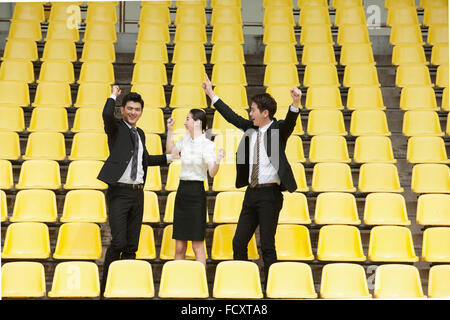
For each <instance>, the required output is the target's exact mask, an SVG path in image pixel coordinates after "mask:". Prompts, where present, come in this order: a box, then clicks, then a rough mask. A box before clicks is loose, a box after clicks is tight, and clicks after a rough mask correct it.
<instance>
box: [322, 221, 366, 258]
mask: <svg viewBox="0 0 450 320" xmlns="http://www.w3.org/2000/svg"><path fill="white" fill-rule="evenodd" d="M317 259H319V260H320V261H365V260H366V257H365V256H364V252H363V248H362V244H361V236H360V233H359V230H358V228H357V227H355V226H346V225H327V226H323V227H322V228H320V231H319V242H318V244H317Z"/></svg>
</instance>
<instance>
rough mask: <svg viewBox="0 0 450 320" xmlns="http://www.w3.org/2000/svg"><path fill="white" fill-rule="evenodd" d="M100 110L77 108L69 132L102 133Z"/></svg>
mask: <svg viewBox="0 0 450 320" xmlns="http://www.w3.org/2000/svg"><path fill="white" fill-rule="evenodd" d="M102 112H103V110H102V109H101V108H79V109H77V111H76V112H75V119H74V121H73V127H72V129H70V131H71V132H73V133H77V132H104V128H103V119H102Z"/></svg>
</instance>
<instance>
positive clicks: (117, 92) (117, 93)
mask: <svg viewBox="0 0 450 320" xmlns="http://www.w3.org/2000/svg"><path fill="white" fill-rule="evenodd" d="M111 93H112V94H113V95H115V96H116V97H118V96H120V94H121V93H122V90H120V87H119V86H117V85H114V86H113V87H112V89H111Z"/></svg>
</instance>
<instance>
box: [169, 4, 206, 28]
mask: <svg viewBox="0 0 450 320" xmlns="http://www.w3.org/2000/svg"><path fill="white" fill-rule="evenodd" d="M183 24H185V25H187V24H199V25H203V26H204V25H206V14H205V8H203V7H201V6H192V5H189V6H181V7H178V8H177V13H176V15H175V21H174V25H175V26H178V25H183Z"/></svg>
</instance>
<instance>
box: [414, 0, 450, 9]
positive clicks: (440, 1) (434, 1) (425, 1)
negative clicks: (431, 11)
mask: <svg viewBox="0 0 450 320" xmlns="http://www.w3.org/2000/svg"><path fill="white" fill-rule="evenodd" d="M447 4H448V0H420V4H419V8H422V9H425V8H427V7H435V6H437V7H441V6H446V5H447Z"/></svg>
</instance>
